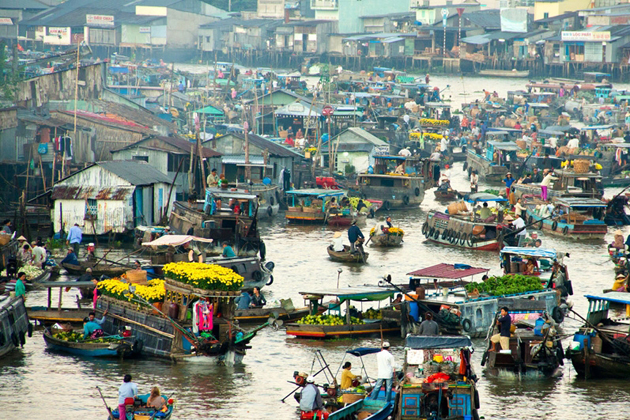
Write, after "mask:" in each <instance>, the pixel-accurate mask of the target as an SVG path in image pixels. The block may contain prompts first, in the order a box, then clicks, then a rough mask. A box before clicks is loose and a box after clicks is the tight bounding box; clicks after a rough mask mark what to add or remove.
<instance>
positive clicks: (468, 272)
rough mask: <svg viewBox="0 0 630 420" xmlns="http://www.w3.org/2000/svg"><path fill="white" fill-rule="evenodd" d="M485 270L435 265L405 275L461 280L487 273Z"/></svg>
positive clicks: (451, 265) (452, 265)
mask: <svg viewBox="0 0 630 420" xmlns="http://www.w3.org/2000/svg"><path fill="white" fill-rule="evenodd" d="M488 271H490V270H489V269H487V268H477V267H470V266H466V268H461V269H458V268H455V265H454V264H444V263H442V264H437V265H434V266H431V267H427V268H422V269H420V270H416V271H412V272H410V273H407V275H408V276H413V277H431V278H440V279H461V278H464V277H469V276H474V275H476V274H481V273H487V272H488Z"/></svg>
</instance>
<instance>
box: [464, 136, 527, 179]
mask: <svg viewBox="0 0 630 420" xmlns="http://www.w3.org/2000/svg"><path fill="white" fill-rule="evenodd" d="M501 132H504V131H495V132H488V134H487V135H490V134H496V133H501ZM506 135H507V132H506ZM519 150H521V148H520V147H519V146H518V145H517V144H516V143H514V142H512V141H495V140H488V142H487V148H486V151H485V153H484V154H477V153H476V152H475V151H474V150H473V149H472V148H469V149H468V154H467V159H466V163H467V164H468V165H467V169H468V171H469V174H470V172H472V171H473V170H476V171H477V173H478V174H479V180H480V181H485V182H488V183H494V184H498V183H501V181H502V180H503V178H505V175H506V174H507V173H508V172H510V171H512V172H514V173H517V171H516V169H517V168H516V166H517V162H515V161H506V160H503V159H502V157H501V156H503V155H504V154H513V155H514V156H516V152H518V151H519ZM495 152H497V153H496V155H497V156H498V161H497V160H495V159H494V155H495Z"/></svg>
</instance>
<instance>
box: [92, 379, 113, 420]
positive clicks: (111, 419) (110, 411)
mask: <svg viewBox="0 0 630 420" xmlns="http://www.w3.org/2000/svg"><path fill="white" fill-rule="evenodd" d="M96 389H97V390H98V393H99V394H100V395H101V399H102V400H103V404H105V408H107V412H108V413H109V417H108V418H107V420H116V418H115V417H114V414H112V409H111V408H109V406H108V405H107V402H106V401H105V398H104V397H103V393H102V392H101V388H100V387H99V386H98V385H97V386H96Z"/></svg>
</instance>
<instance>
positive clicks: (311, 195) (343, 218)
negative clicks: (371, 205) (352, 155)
mask: <svg viewBox="0 0 630 420" xmlns="http://www.w3.org/2000/svg"><path fill="white" fill-rule="evenodd" d="M286 194H287V200H288V209H287V211H286V213H285V218H286V219H287V221H289V222H292V223H303V224H327V225H330V226H350V225H351V224H352V222H353V221H356V220H357V219H359V218H365V217H366V215H360V214H359V213H358V212H357V211H356V210H355V209H354V208H352V206H348V207H344V208H339V207H338V208H335V209H328V210H327V206H326V203H327V202H328V201H330V200H332V199H333V198H335V200H336V201H337V203H339V201H340V200H341V198H342V197H343V196H345V195H346V192H345V191H343V190H324V189H305V190H291V191H286Z"/></svg>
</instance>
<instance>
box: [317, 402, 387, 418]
mask: <svg viewBox="0 0 630 420" xmlns="http://www.w3.org/2000/svg"><path fill="white" fill-rule="evenodd" d="M393 413H394V402H393V401H389V402H385V401H384V400H371V399H369V398H364V399H361V400H358V401H356V402H354V403H352V404H349V405H347V406H345V407H343V408H341V409H339V410H337V411H334V412H333V413H331V414H330V416H328V420H345V419H349V418H350V419H352V418H360V419H364V420H386V419H387V418H389V416H391V415H392V414H393ZM355 416H356V417H355Z"/></svg>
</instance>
